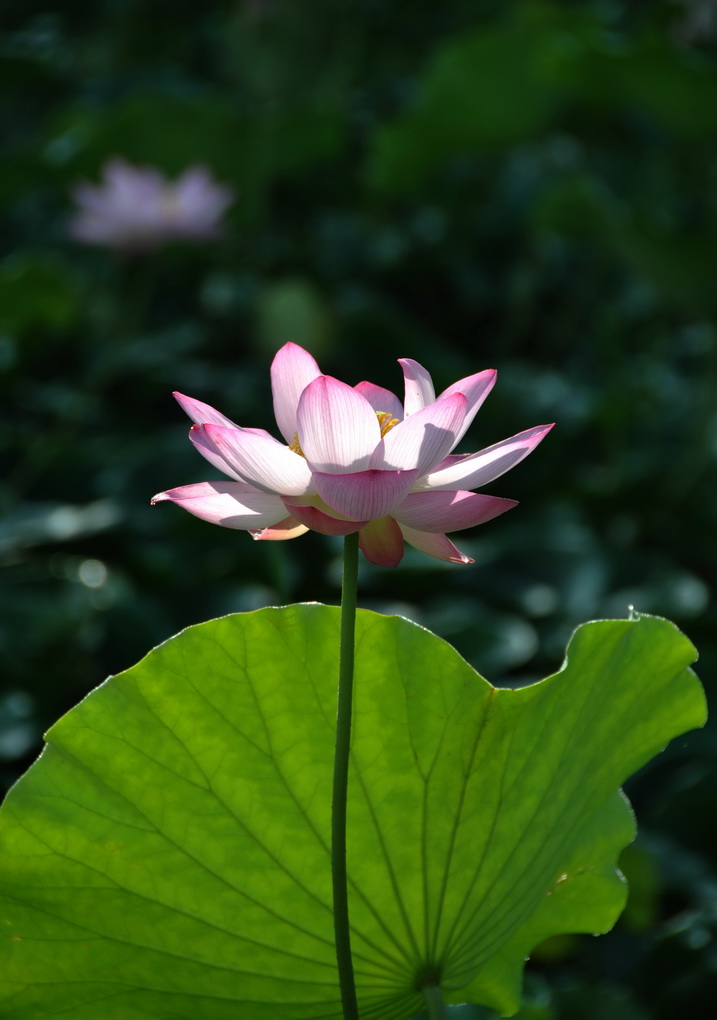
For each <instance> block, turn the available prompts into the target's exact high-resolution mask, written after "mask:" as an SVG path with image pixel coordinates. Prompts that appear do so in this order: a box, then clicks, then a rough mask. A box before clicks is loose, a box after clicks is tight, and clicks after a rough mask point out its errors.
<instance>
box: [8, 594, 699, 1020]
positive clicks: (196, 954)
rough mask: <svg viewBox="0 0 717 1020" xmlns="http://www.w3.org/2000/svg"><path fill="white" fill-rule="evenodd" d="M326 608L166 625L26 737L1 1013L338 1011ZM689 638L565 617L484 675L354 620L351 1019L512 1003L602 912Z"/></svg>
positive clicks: (379, 625)
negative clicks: (443, 1003) (547, 653)
mask: <svg viewBox="0 0 717 1020" xmlns="http://www.w3.org/2000/svg"><path fill="white" fill-rule="evenodd" d="M338 625H339V612H338V610H337V609H334V608H330V607H327V606H322V605H316V604H313V605H295V606H289V607H287V608H283V609H263V610H260V611H258V612H255V613H249V614H238V615H232V616H227V617H224V618H222V619H219V620H214V621H212V622H210V623H205V624H201V625H199V626H196V627H191V628H189V629H188V630H185V631H184V632H182V633H181V634H179V635H178V636H177V637H175V638H173V639H172V640H170V641H168V642H167V643H166V644H164V645H161V646H160V647H159V648H157V649H155V650H154V651H152V652H151V653H150V654H149V655H148V656H147V657H146V658H145V659H144V660H143V661H142V662H140V663H139V664H138V665H137V666H135V667H134V668H132V669H130V670H128V671H127V672H125V673H123V674H121V675H119V676H117V677H114V678H112V679H110V680H109V681H108V682H107V683H106V684H104V685H103V686H102V687H100V688H99V689H98V690H96V691H95V692H94V693H92V694H91V695H89V697H87V698H86V699H85V700H84V701H83V702H82V703H81V704H80V705H78V707H77V708H75V709H73V710H72V711H71V712H70V713H69V714H68V715H66V716H65V717H64V718H63V719H62V720H60V722H58V723H57V724H56V725H55V726H54V727H53V728H52V729H51V730H50V732H49V734H48V741H49V745H48V747H47V748H46V750H45V751H44V753H43V755H42V757H41V758H40V760H39V761H38V762H37V763H36V764H35V765H34V766H33V767H32V768H31V770H30V771H29V773H28V774H27V775H26V776H25V777H24V778H23V779H22V780H21V781H20V782H19V783H18V784H17V785H16V787H15V788H14V790H13V791H12V792H11V794H10V795H9V797H8V799H7V802H6V805H5V807H4V809H3V813H2V827H1V847H2V866H1V870H0V898H1V899H2V908H1V913H0V916H2V926H3V932H2V934H3V939H4V941H5V950H4V954H3V955H4V958H5V960H6V965H5V966H4V968H3V976H2V978H0V1016H2V1017H7V1018H12V1020H39V1018H41V1017H50V1016H52V1017H67V1018H69V1017H72V1020H114V1018H117V1020H135V1018H147V1020H156V1018H162V1020H186V1018H188V1017H192V1018H193V1020H204V1018H206V1020H224V1018H227V1020H229V1018H231V1020H235V1018H236V1017H237V1016H243V1017H248V1018H251V1020H269V1018H271V1020H328V1018H338V1017H339V1016H340V1006H339V1002H338V993H337V978H336V968H335V960H334V948H333V931H332V917H331V892H330V889H331V884H330V867H329V822H330V799H331V797H330V792H331V759H332V753H333V739H334V734H333V726H334V716H335V676H336V673H337V649H338ZM693 659H694V649H693V648H692V646H691V644H690V643H689V642H688V641H687V639H686V638H684V637H683V636H682V635H681V634H680V632H679V631H678V630H677V629H676V628H675V627H674V626H673V625H672V624H670V623H668V622H666V621H664V620H661V619H658V618H654V617H640V618H638V619H636V620H631V621H600V622H597V623H590V624H586V625H584V626H582V627H580V628H579V629H578V631H577V632H576V634H575V636H574V637H573V639H572V642H571V644H570V646H569V649H568V656H567V660H566V664H565V666H564V667H563V669H562V670H561V671H560V672H559V673H557V674H556V675H555V676H553V677H550V678H549V679H547V680H544V681H542V682H540V683H537V684H534V685H532V686H529V687H525V688H522V689H519V690H507V689H504V690H500V689H496V688H494V687H492V686H491V685H490V684H489V683H487V681H485V680H483V679H482V678H481V677H480V676H479V675H478V674H477V673H475V672H474V670H473V669H472V668H471V667H470V666H469V665H468V664H467V663H466V662H465V661H464V660H463V659H462V658H461V657H460V656H459V655H458V654H457V652H456V651H455V650H454V649H452V648H451V647H450V646H449V645H447V644H446V643H445V642H444V641H442V640H441V639H439V638H437V637H436V636H435V635H433V634H431V633H430V632H429V631H426V630H424V629H422V628H420V627H418V626H416V625H415V624H412V623H409V622H408V621H406V620H404V619H402V618H399V617H384V616H380V615H376V614H373V613H370V612H365V611H362V612H360V613H359V618H358V627H357V691H356V699H355V729H354V738H353V761H352V773H351V778H350V791H349V796H350V801H349V833H348V841H349V882H350V909H351V921H352V932H353V951H354V956H355V966H356V978H357V986H358V994H359V1005H360V1011H361V1016H362V1018H366V1020H369V1018H370V1020H405V1018H407V1017H409V1016H411V1015H412V1014H414V1013H416V1012H417V1011H419V1010H421V1009H422V1008H423V997H422V995H421V994H420V987H421V986H422V985H423V984H427V983H433V984H436V983H439V984H440V985H441V987H442V989H443V994H444V996H445V997H446V999H447V1001H449V1002H450V1001H454V1002H460V1001H465V1000H466V999H467V1000H469V1001H472V1002H476V1003H481V1004H485V1005H488V1006H492V1007H494V1008H498V1009H501V1010H503V1011H505V1012H511V1011H512V1012H514V1011H515V1010H516V1009H517V1008H518V1006H519V998H520V984H521V975H522V967H523V963H524V958H525V956H526V954H527V953H529V952H530V950H531V949H532V948H533V946H534V945H535V944H536V943H538V942H540V941H541V940H543V939H544V938H546V937H547V936H550V935H554V934H556V933H560V932H600V931H604V930H606V929H608V928H609V927H610V926H611V925H612V924H613V923H614V921H615V919H616V917H617V915H618V913H619V912H620V910H621V909H622V906H623V904H624V900H625V883H624V880H623V879H622V877H621V876H620V874H619V873H618V872H617V871H616V867H615V861H616V858H617V855H618V853H619V851H620V850H621V848H623V847H624V846H625V845H626V844H627V843H629V842H630V840H631V839H632V838H633V835H634V823H633V818H632V814H631V811H630V808H629V805H628V803H627V801H626V800H625V798H624V797H623V795H622V794H621V793H620V792H619V790H618V786H619V784H620V783H621V782H622V781H623V780H624V779H625V778H626V777H627V776H628V775H629V774H630V773H631V772H633V771H634V770H635V769H637V768H639V767H640V766H641V765H642V764H643V762H645V761H646V760H648V759H649V758H650V757H651V756H652V755H654V754H655V753H656V752H658V751H659V750H660V749H661V748H662V747H663V746H664V745H665V744H666V742H667V741H668V740H669V739H670V738H672V737H673V736H675V735H677V734H680V733H682V732H684V731H685V730H688V729H690V728H692V727H696V726H699V725H701V724H702V722H703V719H704V701H703V696H702V691H701V688H700V685H699V683H698V681H697V680H696V678H695V676H694V674H693V673H692V672H691V670H690V669H689V668H688V667H689V665H690V663H691V662H692V661H693Z"/></svg>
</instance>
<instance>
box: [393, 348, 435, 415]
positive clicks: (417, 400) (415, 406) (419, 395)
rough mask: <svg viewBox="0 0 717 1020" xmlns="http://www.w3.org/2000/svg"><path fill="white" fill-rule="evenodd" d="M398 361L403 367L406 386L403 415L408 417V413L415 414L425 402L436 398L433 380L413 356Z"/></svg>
mask: <svg viewBox="0 0 717 1020" xmlns="http://www.w3.org/2000/svg"><path fill="white" fill-rule="evenodd" d="M398 363H399V365H400V366H401V368H402V369H403V379H404V383H405V387H406V398H405V400H404V402H403V416H404V418H408V416H409V414H415V413H416V411H420V410H421V408H422V407H425V406H426V404H432V403H433V401H434V400H435V399H436V391H435V390H434V388H433V380H432V379H431V377H430V375H429V374H428V372H427V371H426V369H425V368H424V367H423V365H419V364H418V362H417V361H414V360H413V358H399V359H398Z"/></svg>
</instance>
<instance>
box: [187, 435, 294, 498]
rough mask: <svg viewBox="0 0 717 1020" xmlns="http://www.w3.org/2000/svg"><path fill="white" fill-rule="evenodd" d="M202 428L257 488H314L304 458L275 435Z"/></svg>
mask: <svg viewBox="0 0 717 1020" xmlns="http://www.w3.org/2000/svg"><path fill="white" fill-rule="evenodd" d="M202 429H203V431H204V432H205V433H206V435H207V436H208V438H209V439H210V441H211V442H212V443H213V444H214V446H215V448H216V449H217V450H218V452H219V453H220V454H221V455H222V456H223V457H224V459H225V460H226V462H227V464H228V465H229V467H230V468H231V469H232V470H233V471H234V472H235V473H236V474H237V475H239V476H240V477H241V478H244V479H246V481H247V482H249V483H250V484H251V485H254V486H256V488H257V489H262V490H263V491H264V492H275V493H279V494H281V495H283V496H302V495H304V494H305V493H308V492H312V491H313V486H312V483H311V471H310V469H309V465H308V464H307V463H306V461H305V460H304V458H303V457H301V456H300V455H299V454H298V453H294V452H293V450H290V449H289V448H288V446H283V445H282V444H281V443H279V442H277V441H276V439H272V438H271V436H262V435H257V434H256V433H254V432H248V431H246V430H244V429H227V428H223V427H222V426H221V425H203V426H202Z"/></svg>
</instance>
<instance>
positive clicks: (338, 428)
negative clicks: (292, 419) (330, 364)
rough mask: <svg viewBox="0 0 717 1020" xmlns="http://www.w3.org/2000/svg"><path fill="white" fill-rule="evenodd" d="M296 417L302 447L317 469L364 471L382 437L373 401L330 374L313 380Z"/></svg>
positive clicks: (301, 401)
mask: <svg viewBox="0 0 717 1020" xmlns="http://www.w3.org/2000/svg"><path fill="white" fill-rule="evenodd" d="M296 417H297V422H298V426H299V427H298V433H299V442H300V443H301V449H302V450H303V452H304V456H305V457H306V459H307V460H308V462H309V463H310V464H311V467H312V468H313V469H314V470H315V471H336V472H342V471H348V470H352V471H362V470H363V469H364V468H367V467H368V463H369V459H370V457H371V454H372V453H373V451H374V449H375V448H376V445H377V444H378V442H379V441H380V439H381V427H380V425H379V423H378V418H377V417H376V413H375V411H374V410H373V408H372V407H371V405H370V404H369V402H368V401H367V400H366V399H365V398H364V397H362V396H361V394H360V393H357V392H356V390H355V389H353V387H352V386H347V385H346V383H342V382H339V380H338V379H334V378H332V377H331V376H330V375H322V376H319V377H318V379H314V381H313V382H312V383H309V385H308V386H307V387H306V389H305V390H304V392H303V393H302V394H301V398H300V400H299V409H298V412H297V415H296Z"/></svg>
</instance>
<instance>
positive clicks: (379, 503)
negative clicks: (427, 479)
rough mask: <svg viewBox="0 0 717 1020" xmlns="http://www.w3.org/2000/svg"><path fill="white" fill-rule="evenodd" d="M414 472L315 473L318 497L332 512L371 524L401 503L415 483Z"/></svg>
mask: <svg viewBox="0 0 717 1020" xmlns="http://www.w3.org/2000/svg"><path fill="white" fill-rule="evenodd" d="M416 474H417V473H416V472H415V471H374V470H369V471H353V472H350V473H349V474H343V475H337V474H333V473H332V472H322V471H315V472H314V484H315V485H316V491H317V492H318V494H319V496H321V498H322V499H323V500H324V502H325V503H327V504H328V506H329V507H330V508H331V509H332V510H336V511H338V513H340V514H344V515H345V516H346V517H350V518H351V520H354V521H370V520H373V519H374V518H376V517H383V516H384V515H385V514H387V513H390V511H391V510H392V509H393V508H394V507H395V506H398V504H399V503H402V502H403V500H404V499H405V498H406V496H407V495H408V493H409V491H410V489H411V486H412V485H413V483H414V482H415V480H416Z"/></svg>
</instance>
